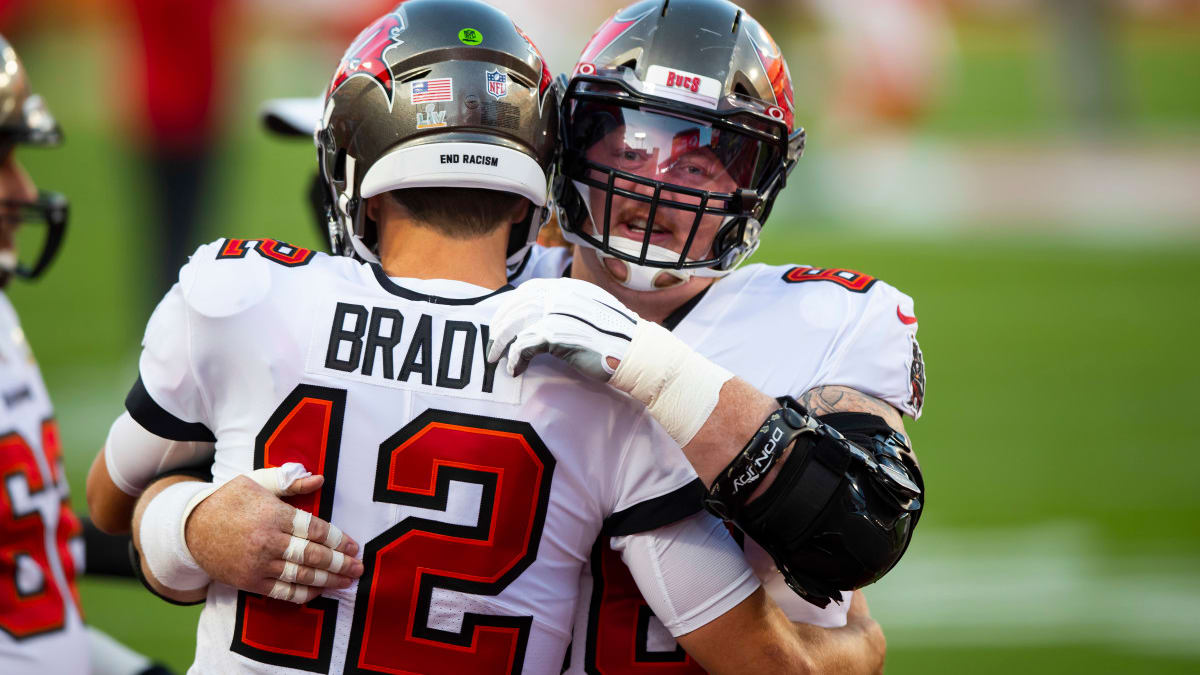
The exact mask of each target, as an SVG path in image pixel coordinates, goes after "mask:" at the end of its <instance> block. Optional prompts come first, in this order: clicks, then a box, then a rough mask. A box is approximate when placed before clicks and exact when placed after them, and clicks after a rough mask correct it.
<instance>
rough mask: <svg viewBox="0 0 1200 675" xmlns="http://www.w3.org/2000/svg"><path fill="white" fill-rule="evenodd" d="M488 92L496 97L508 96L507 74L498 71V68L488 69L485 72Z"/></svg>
mask: <svg viewBox="0 0 1200 675" xmlns="http://www.w3.org/2000/svg"><path fill="white" fill-rule="evenodd" d="M487 86H488V93H489V94H491V95H492V96H495V97H496V98H504V97H505V96H508V75H506V74H505V73H502V72H500V70H499V69H496V70H489V71H488V73H487Z"/></svg>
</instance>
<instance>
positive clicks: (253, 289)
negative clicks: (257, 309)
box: [179, 239, 318, 318]
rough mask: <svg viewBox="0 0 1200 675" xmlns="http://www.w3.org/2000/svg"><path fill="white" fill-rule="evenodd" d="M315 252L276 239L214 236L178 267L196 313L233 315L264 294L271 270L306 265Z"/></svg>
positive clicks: (270, 281) (185, 293) (273, 272)
mask: <svg viewBox="0 0 1200 675" xmlns="http://www.w3.org/2000/svg"><path fill="white" fill-rule="evenodd" d="M317 256H318V254H317V252H316V251H312V250H310V249H306V248H300V247H297V246H291V245H290V244H287V243H284V242H281V241H278V240H275V239H218V240H217V241H215V242H212V243H210V244H205V245H203V246H201V247H200V248H198V249H196V252H195V253H193V254H192V257H191V259H190V260H189V261H188V263H187V264H186V265H184V266H183V268H182V269H181V270H180V271H179V284H180V286H181V288H182V290H183V296H184V298H185V299H186V301H187V303H188V305H189V306H190V307H191V308H192V309H193V310H195V311H196V312H198V313H199V314H201V315H204V316H209V317H214V318H215V317H223V316H232V315H234V314H238V313H240V312H243V311H245V310H247V309H249V308H250V307H253V306H254V305H256V304H258V303H259V302H261V301H262V300H263V299H264V298H265V297H267V295H268V294H269V293H270V292H271V288H272V286H273V285H274V276H275V275H277V274H279V273H281V272H284V271H286V270H289V269H291V268H298V267H303V266H305V265H308V264H309V263H311V262H313V261H314V260H315V259H316V258H317Z"/></svg>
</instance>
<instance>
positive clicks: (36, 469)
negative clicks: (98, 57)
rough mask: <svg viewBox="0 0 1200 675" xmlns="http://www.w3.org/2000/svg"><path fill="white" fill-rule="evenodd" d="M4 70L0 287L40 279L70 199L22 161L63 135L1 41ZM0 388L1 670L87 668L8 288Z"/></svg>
mask: <svg viewBox="0 0 1200 675" xmlns="http://www.w3.org/2000/svg"><path fill="white" fill-rule="evenodd" d="M0 72H2V73H3V79H2V81H0V115H2V116H3V117H2V118H0V160H2V161H3V163H2V164H0V285H3V286H7V284H8V282H9V281H10V280H11V279H12V278H13V277H14V276H18V277H23V278H35V277H37V276H38V275H39V274H41V273H42V272H44V271H45V270H46V268H47V266H48V265H49V264H50V263H51V262H52V261H53V259H54V256H55V254H56V253H57V252H58V247H59V244H60V243H61V242H62V236H63V232H64V231H65V230H66V226H67V201H66V199H65V198H64V197H63V196H62V195H60V194H56V193H49V192H42V193H39V192H38V190H37V188H36V187H35V185H34V183H33V180H32V179H31V178H30V177H29V175H28V174H26V173H25V170H24V169H23V168H22V167H21V164H20V162H19V161H17V157H16V146H17V145H41V146H54V145H57V144H58V143H59V142H60V141H61V140H62V133H61V131H60V130H59V127H58V123H57V122H56V121H55V120H54V117H53V116H51V114H50V111H49V110H48V109H47V108H46V105H45V102H44V101H43V100H42V98H41V97H40V96H38V95H37V94H34V93H33V92H32V89H31V87H30V84H29V79H28V76H27V75H26V73H25V68H24V67H23V66H22V64H21V62H20V60H19V59H18V58H17V54H16V52H15V51H14V50H13V48H12V46H11V45H9V44H8V42H7V41H6V40H4V39H3V38H0ZM33 227H41V228H44V229H45V231H44V232H42V233H40V234H41V235H42V239H43V241H44V244H43V246H42V247H41V248H40V249H37V248H35V247H31V246H26V247H25V249H26V250H18V248H17V245H16V242H17V238H18V230H19V229H21V228H33ZM25 241H29V242H30V243H32V242H34V241H36V239H34V238H27V237H24V236H23V237H22V242H25ZM0 386H2V387H3V395H4V406H3V412H0V418H2V419H3V422H2V426H0V431H2V433H3V436H2V437H0V475H2V476H3V477H4V484H3V485H0V670H2V671H4V672H6V673H8V672H27V673H31V672H39V671H40V672H86V671H87V670H88V654H87V632H86V629H85V628H84V625H83V617H82V614H81V612H80V609H79V596H78V593H77V592H76V590H75V576H76V574H77V573H78V572H79V571H80V570H81V568H82V567H83V540H82V536H81V535H82V527H81V526H80V523H79V519H78V518H76V517H75V514H74V513H72V512H71V508H70V503H69V498H68V490H67V481H66V475H65V473H64V472H63V464H62V449H61V447H60V446H59V442H58V429H57V426H56V424H55V421H54V409H53V407H52V406H51V404H50V397H49V395H48V393H47V392H46V387H45V384H44V383H43V382H42V375H41V372H39V370H38V367H37V363H36V362H35V361H34V358H33V351H32V350H31V349H30V347H29V343H28V342H26V341H25V335H24V333H23V332H22V331H21V325H20V323H19V321H18V319H17V313H16V311H15V310H14V309H13V306H12V304H11V303H10V302H9V300H8V296H7V295H6V294H0Z"/></svg>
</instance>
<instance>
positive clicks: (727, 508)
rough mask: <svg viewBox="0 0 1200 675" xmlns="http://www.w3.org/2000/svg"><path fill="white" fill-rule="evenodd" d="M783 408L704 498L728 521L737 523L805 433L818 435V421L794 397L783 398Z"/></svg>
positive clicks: (720, 475)
mask: <svg viewBox="0 0 1200 675" xmlns="http://www.w3.org/2000/svg"><path fill="white" fill-rule="evenodd" d="M779 402H780V404H781V405H782V406H783V407H782V408H780V409H779V410H776V411H775V412H773V413H771V415H770V416H769V417H767V419H766V421H764V422H763V425H762V427H761V428H759V430H758V431H757V432H755V434H754V436H753V437H752V438H751V439H750V442H749V443H747V444H746V447H744V448H742V451H741V453H739V454H738V456H737V457H735V458H734V459H733V461H732V462H730V463H729V466H727V467H725V469H724V470H722V471H721V473H720V474H718V475H717V478H716V480H714V481H713V484H712V487H710V488H709V490H708V495H707V496H706V497H705V499H704V508H706V509H708V511H709V512H710V513H712V514H713V515H715V516H717V517H718V518H723V519H725V520H735V519H736V518H737V516H738V515H739V514H740V513H741V511H742V510H743V509H744V508H745V506H746V501H747V500H749V499H750V495H751V494H752V493H753V492H754V489H755V487H756V486H757V485H758V484H759V483H760V482H762V479H763V478H764V477H766V475H767V474H768V473H769V472H770V471H771V467H773V466H774V465H775V462H776V461H777V460H778V459H779V458H780V457H781V456H782V455H783V452H784V450H786V449H787V448H789V447H791V446H792V444H793V443H795V442H796V439H797V438H799V437H800V436H802V435H804V434H810V433H811V434H816V433H817V429H818V426H819V424H818V422H817V421H816V420H815V419H813V418H812V416H810V415H809V414H808V411H807V410H805V409H804V406H802V405H800V404H799V403H797V402H796V400H795V399H793V398H791V397H790V396H784V397H782V398H780V399H779Z"/></svg>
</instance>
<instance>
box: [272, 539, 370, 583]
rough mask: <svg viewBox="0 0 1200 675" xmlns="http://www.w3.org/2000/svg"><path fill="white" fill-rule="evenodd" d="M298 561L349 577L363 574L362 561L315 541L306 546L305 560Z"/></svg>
mask: <svg viewBox="0 0 1200 675" xmlns="http://www.w3.org/2000/svg"><path fill="white" fill-rule="evenodd" d="M285 560H286V558H285ZM296 562H298V563H301V564H303V565H306V566H308V567H314V568H316V569H323V570H328V571H330V572H333V573H335V574H341V575H344V576H348V577H354V578H357V577H360V576H362V563H361V562H359V561H357V560H355V559H354V558H351V557H350V556H348V555H346V554H344V553H342V552H341V551H335V550H333V549H331V548H328V547H326V546H322V545H321V544H317V543H313V542H309V544H308V546H306V547H305V549H304V558H303V560H297V561H296Z"/></svg>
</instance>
